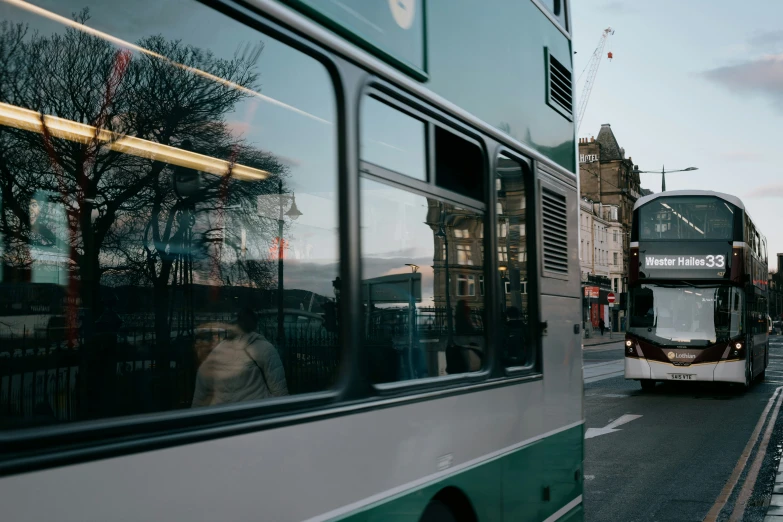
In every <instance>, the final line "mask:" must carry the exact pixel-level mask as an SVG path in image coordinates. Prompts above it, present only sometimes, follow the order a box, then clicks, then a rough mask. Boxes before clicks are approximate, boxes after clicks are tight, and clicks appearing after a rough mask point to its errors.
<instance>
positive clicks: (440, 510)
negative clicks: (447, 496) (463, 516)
mask: <svg viewBox="0 0 783 522" xmlns="http://www.w3.org/2000/svg"><path fill="white" fill-rule="evenodd" d="M419 522H458V520H457V517H455V516H454V513H453V512H452V511H451V509H449V506H447V505H446V504H444V503H443V502H441V501H440V500H438V499H432V500H430V503H429V504H427V507H426V508H424V513H422V514H421V518H419Z"/></svg>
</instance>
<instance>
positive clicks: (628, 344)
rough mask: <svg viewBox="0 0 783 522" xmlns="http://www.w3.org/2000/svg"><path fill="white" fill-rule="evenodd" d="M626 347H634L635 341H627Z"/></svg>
mask: <svg viewBox="0 0 783 522" xmlns="http://www.w3.org/2000/svg"><path fill="white" fill-rule="evenodd" d="M625 346H627V347H628V348H630V347H631V346H633V341H631V340H630V339H629V340H627V341H625Z"/></svg>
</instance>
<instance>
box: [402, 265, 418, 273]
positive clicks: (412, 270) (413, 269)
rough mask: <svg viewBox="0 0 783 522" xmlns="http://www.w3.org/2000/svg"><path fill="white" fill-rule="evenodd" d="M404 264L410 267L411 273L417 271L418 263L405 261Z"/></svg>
mask: <svg viewBox="0 0 783 522" xmlns="http://www.w3.org/2000/svg"><path fill="white" fill-rule="evenodd" d="M405 266H408V267H410V269H411V272H412V273H414V274H415V273H416V272H418V271H419V265H414V264H413V263H405Z"/></svg>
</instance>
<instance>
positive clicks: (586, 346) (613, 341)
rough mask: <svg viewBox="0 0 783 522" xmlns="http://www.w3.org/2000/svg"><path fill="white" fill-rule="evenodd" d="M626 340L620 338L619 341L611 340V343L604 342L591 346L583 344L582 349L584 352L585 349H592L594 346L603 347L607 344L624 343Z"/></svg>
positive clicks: (591, 344)
mask: <svg viewBox="0 0 783 522" xmlns="http://www.w3.org/2000/svg"><path fill="white" fill-rule="evenodd" d="M624 340H625V339H624V338H622V337H618V338H617V339H612V340H609V341H602V342H600V343H590V344H585V343H582V349H583V350H584V349H585V348H590V347H592V346H603V345H605V344H614V343H619V342H622V341H624Z"/></svg>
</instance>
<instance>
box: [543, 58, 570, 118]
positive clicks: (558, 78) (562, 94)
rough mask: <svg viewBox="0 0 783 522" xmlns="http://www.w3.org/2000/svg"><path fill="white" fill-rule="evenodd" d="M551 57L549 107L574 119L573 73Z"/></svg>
mask: <svg viewBox="0 0 783 522" xmlns="http://www.w3.org/2000/svg"><path fill="white" fill-rule="evenodd" d="M547 56H548V57H549V105H551V106H552V107H553V108H555V109H557V110H558V111H559V112H561V113H563V116H566V117H568V118H573V115H574V100H573V98H572V96H571V71H569V70H568V69H566V68H565V66H564V65H563V64H562V63H560V62H558V61H557V60H556V59H555V58H553V57H552V55H551V54H547Z"/></svg>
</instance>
